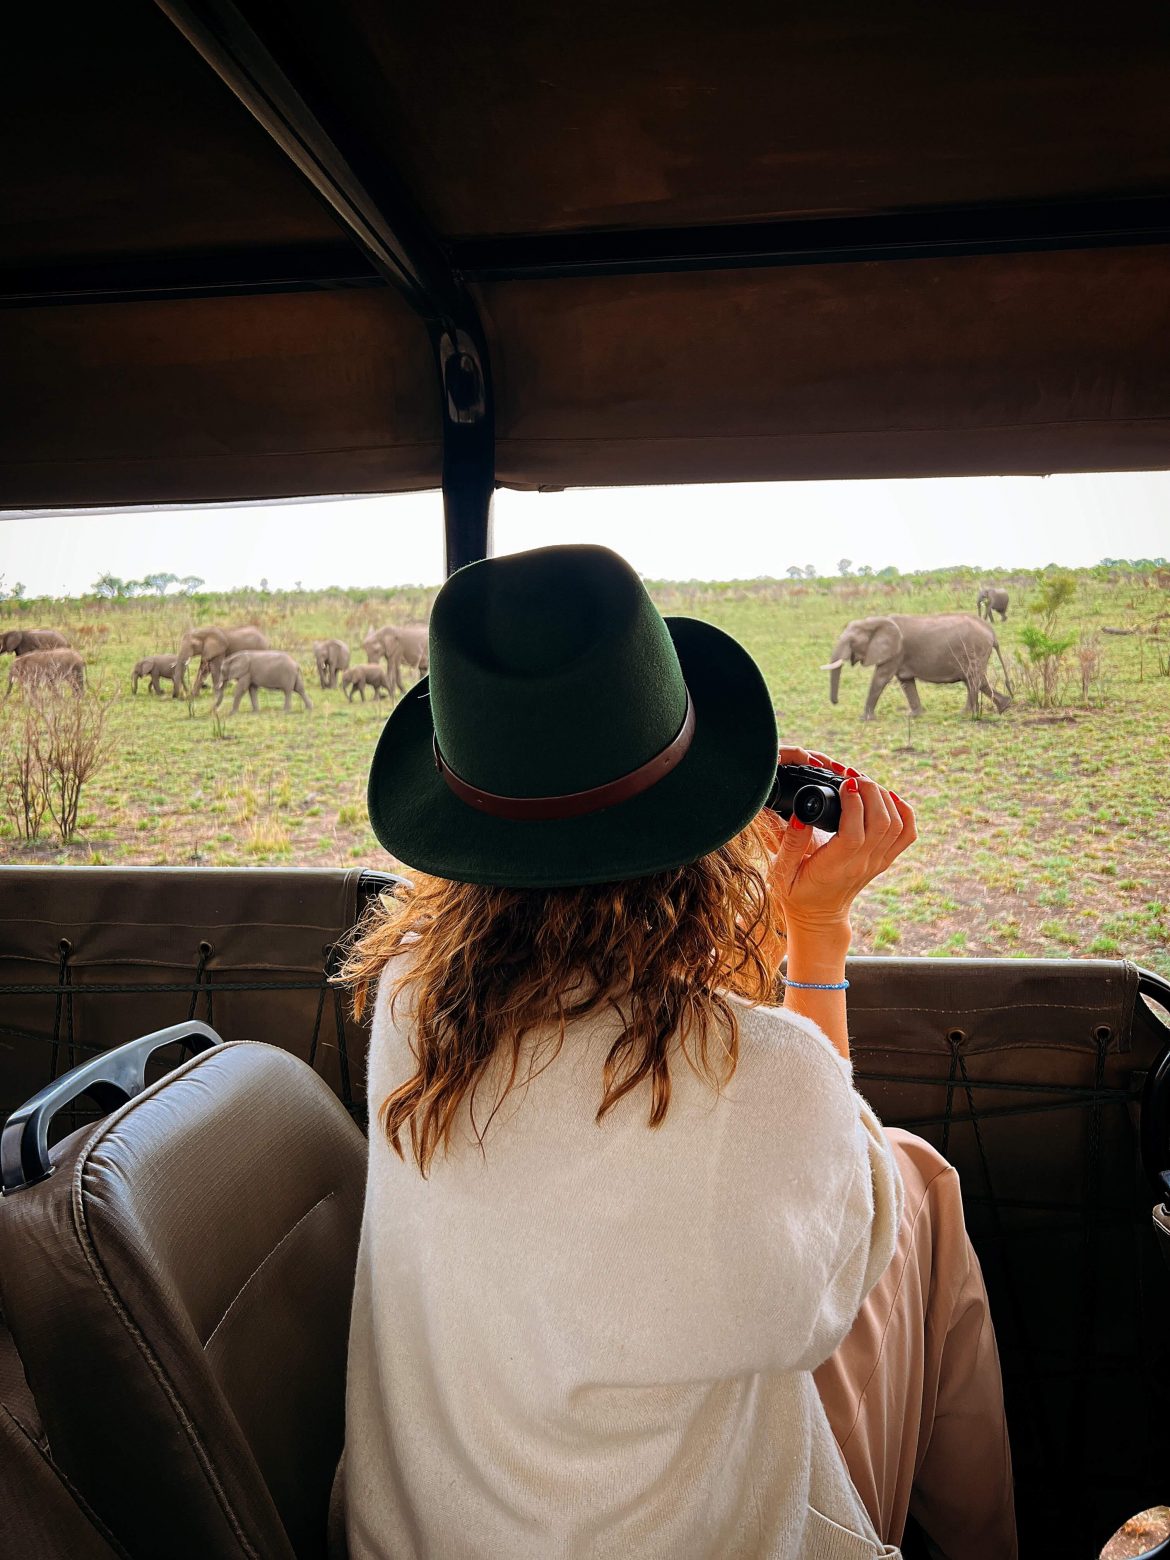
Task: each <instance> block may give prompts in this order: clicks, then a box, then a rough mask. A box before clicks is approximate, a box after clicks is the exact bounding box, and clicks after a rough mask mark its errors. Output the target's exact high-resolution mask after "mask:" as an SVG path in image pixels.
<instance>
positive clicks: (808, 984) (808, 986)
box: [782, 976, 849, 991]
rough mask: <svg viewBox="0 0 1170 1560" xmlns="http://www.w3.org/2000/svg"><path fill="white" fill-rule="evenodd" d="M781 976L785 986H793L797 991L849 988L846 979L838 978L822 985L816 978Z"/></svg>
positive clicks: (841, 989) (842, 989) (843, 989)
mask: <svg viewBox="0 0 1170 1560" xmlns="http://www.w3.org/2000/svg"><path fill="white" fill-rule="evenodd" d="M782 978H783V980H784V984H785V985H786V986H793V987H795V989H796V990H797V991H847V990H848V989H849V982H848V981H847V980H839V981H837V982H836V983H835V984H834V985H831V986H822V985H821V983H820V981H816V980H789V979H788V977H787V976H784V977H782Z"/></svg>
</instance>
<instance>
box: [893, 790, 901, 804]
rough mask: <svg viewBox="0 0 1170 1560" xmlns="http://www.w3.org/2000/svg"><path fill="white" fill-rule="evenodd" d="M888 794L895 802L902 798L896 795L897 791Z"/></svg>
mask: <svg viewBox="0 0 1170 1560" xmlns="http://www.w3.org/2000/svg"><path fill="white" fill-rule="evenodd" d="M890 795H891V796H892V797H893V798H894V800H895V801H896V802H900V801H901V800H902V798H901V797H900V796H899V795H898V793H897V791H891V792H890Z"/></svg>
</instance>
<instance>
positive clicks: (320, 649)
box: [313, 639, 349, 688]
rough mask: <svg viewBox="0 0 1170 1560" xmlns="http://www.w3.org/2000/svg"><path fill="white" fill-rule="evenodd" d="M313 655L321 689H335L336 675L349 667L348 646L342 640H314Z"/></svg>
mask: <svg viewBox="0 0 1170 1560" xmlns="http://www.w3.org/2000/svg"><path fill="white" fill-rule="evenodd" d="M313 655H314V658H315V659H316V662H317V676H318V677H319V678H320V679H321V686H322V688H336V687H337V674H338V672H343V671H344V670H345V668H346V667H347V666H348V665H349V646H348V645H347V644H346V642H345V640H344V639H314V641H313Z"/></svg>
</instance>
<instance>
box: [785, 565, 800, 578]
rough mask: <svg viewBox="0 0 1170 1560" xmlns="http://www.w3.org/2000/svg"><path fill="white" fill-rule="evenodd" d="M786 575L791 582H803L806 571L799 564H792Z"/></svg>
mask: <svg viewBox="0 0 1170 1560" xmlns="http://www.w3.org/2000/svg"><path fill="white" fill-rule="evenodd" d="M786 573H787V575H788V578H789V579H790V580H802V579H803V578H804V570H803V569H802V568H801V567H800V564H799V563H790V564H789V565H788V568H787V570H786Z"/></svg>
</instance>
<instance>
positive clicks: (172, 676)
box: [130, 623, 427, 715]
mask: <svg viewBox="0 0 1170 1560" xmlns="http://www.w3.org/2000/svg"><path fill="white" fill-rule="evenodd" d="M362 648H363V650H364V651H365V654H366V660H365V661H364V662H363V663H362V664H360V665H358V666H351V665H350V652H349V646H348V645H347V644H346V643H345V641H344V640H341V639H318V640H314V642H313V657H314V660H315V661H316V664H317V677H318V680H319V682H320V684H321V687H322V688H337V687H339V686H340V687H341V688H342V690H343V691H344V692H345V694H346V697H347V698H348V699H349V701H350V702H351V703H352V702H353V698H354V694H355V692H356V693H357V694H358V695H359V696H360V698H361V700H362V702H363V703H364V702H365V697H366V689H367V688H370V689H372V690H373V694H374V697H375V698H376V699H378V698H381V697H382V695H383V694H385V695H386V697H388V698H393V696H394V694H395V693H396V692H397V693H404V692H405V691H406V684H405V683H404V681H403V677H402V674H403V672H404V671H406V670H410V669H413V670H415V671H417V672H418V673H419V674H420V675H421V674H422V673H425V672H426V670H427V630H426V626H425V624H424V625H414V624H412V625H409V626H407V627H402V628H400V627H393V626H388V627H386V628H380V629H374V630H371V632H370V633H369V634H367V635H366V637H365V639H364V640H363V641H362ZM195 656H198V657H199V667H198V671H197V673H196V676H195V684H194V688H193V690H192V697H194V696H196V695H197V694H198V693H199V692H200V690H201V689H202V687H203V685H204V683H205V682H210V685H211V688H212V691H213V692H214V693H215V705H214V708H215V709H218V708H219V706H220V704H221V703H222V702H223V697H224V694H225V693H226V692H227V689H228V686H229V684H231V683H234V684H235V698H234V699H233V701H232V707H231V713H232V714H233V715H234V714H235V713H236V711H237V710H238V709H239V707H240V703H241V701H242V699H243V697H244V695H245V693H246V694H247V695H248V698H249V700H250V701H251V705H252V710H253V713H259V709H260V702H259V699H258V697H257V694H258V691H259V690H260V689H261V688H267V689H270V690H272V691H273V692H276V693H283V694H284V710H285V713H286V714H287V713H288V712H289V711H290V710H291V709H292V698H293V694H296V695H297V696H298V697H299V698H300V700H301V702H302V703H303V705H304V707H305V709H307V710H311V709H312V707H313V705H312V701H311V700H310V698H309V696H308V694H307V693H306V692H305V681H304V677H303V676H302V674H301V669H300V667H299V666H298V665H297V662H296V659H295V658H294V657H293V656H292V655H290V654H289V653H288V651H286V650H273V649H272V648H271V647H270V645H269V643H268V640H267V638H266V637H265V636H264V634H263V633H262V632H261V631H260V629H258V628H257V627H255V625H254V624H251V623H245V624H243V625H241V626H240V627H238V628H224V627H222V626H221V625H220V624H218V623H211V624H205V625H204V626H202V627H200V628H190V629H188V630H187V632H186V633H185V634H184V635H183V640H182V643H181V644H180V646H179V651H178V654H177V655H150V656H144V657H143V658H142V659H141V660H140V661H138V662H137V663H136V665H135V667H134V670H133V672H132V673H131V677H130V686H131V691H132V692H134V693H137V691H138V684H139V681H140V680H141V679H143V678H146V677H149V678H150V688H151V692H152V693H155V694H158V695H160V696H162V694H163V689H162V682H164V681H166V682H169V683H170V684H171V693H172V696H173V697H174V698H176V699H178V698H181V697H182V696H183V695H184V694H185V693H186V691H187V666H188V663H189V662H190V661H191V660H192V659H193V658H194V657H195ZM383 658H384V659H385V663H386V664H385V666H384V667H383V665H382V659H383Z"/></svg>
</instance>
